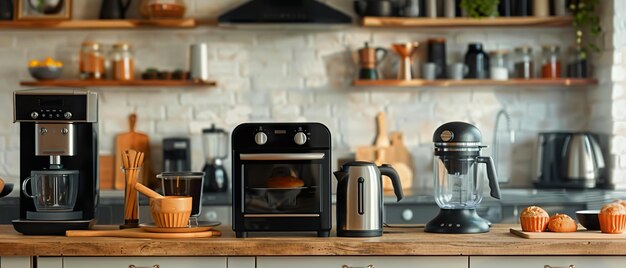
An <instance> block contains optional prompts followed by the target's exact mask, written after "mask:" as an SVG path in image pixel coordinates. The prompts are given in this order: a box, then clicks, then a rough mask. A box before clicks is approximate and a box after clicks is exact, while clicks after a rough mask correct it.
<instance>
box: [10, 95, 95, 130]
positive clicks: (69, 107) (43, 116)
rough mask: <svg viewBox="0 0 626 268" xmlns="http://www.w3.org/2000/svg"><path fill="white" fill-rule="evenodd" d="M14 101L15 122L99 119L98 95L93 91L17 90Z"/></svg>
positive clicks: (87, 120)
mask: <svg viewBox="0 0 626 268" xmlns="http://www.w3.org/2000/svg"><path fill="white" fill-rule="evenodd" d="M37 93H38V92H37ZM13 101H14V103H15V105H14V107H15V110H14V113H13V114H14V121H15V122H53V121H60V122H96V121H97V112H96V111H97V105H98V103H97V97H96V95H95V93H91V92H85V93H84V94H60V93H59V92H56V93H55V94H47V93H46V92H41V93H39V94H36V93H35V90H26V91H16V92H15V95H14V100H13Z"/></svg>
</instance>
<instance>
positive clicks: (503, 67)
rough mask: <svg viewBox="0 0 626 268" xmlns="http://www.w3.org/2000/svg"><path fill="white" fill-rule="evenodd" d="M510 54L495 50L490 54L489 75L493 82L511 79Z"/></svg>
mask: <svg viewBox="0 0 626 268" xmlns="http://www.w3.org/2000/svg"><path fill="white" fill-rule="evenodd" d="M508 57H509V52H508V51H506V50H495V51H491V52H490V53H489V58H490V60H491V64H490V70H489V74H490V77H491V79H493V80H508V79H509V62H508Z"/></svg>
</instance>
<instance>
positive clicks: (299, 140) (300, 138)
mask: <svg viewBox="0 0 626 268" xmlns="http://www.w3.org/2000/svg"><path fill="white" fill-rule="evenodd" d="M306 140H307V138H306V134H304V132H298V133H296V135H295V136H293V141H294V142H296V144H297V145H302V144H305V143H306Z"/></svg>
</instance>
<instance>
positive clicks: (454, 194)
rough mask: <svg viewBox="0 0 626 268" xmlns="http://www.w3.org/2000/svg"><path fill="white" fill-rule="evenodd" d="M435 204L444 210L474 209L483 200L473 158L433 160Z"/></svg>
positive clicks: (481, 187) (480, 178)
mask: <svg viewBox="0 0 626 268" xmlns="http://www.w3.org/2000/svg"><path fill="white" fill-rule="evenodd" d="M434 170H435V178H436V181H435V202H437V205H438V206H439V207H440V208H444V209H472V208H476V207H477V206H478V204H480V202H481V201H482V199H483V196H482V192H483V182H482V181H483V178H482V176H480V174H479V173H478V165H477V161H476V158H474V157H447V156H440V157H436V158H435V159H434Z"/></svg>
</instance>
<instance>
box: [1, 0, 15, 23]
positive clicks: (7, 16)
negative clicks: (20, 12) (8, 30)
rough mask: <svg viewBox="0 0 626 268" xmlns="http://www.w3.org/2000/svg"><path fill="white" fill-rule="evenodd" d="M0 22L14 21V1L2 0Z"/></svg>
mask: <svg viewBox="0 0 626 268" xmlns="http://www.w3.org/2000/svg"><path fill="white" fill-rule="evenodd" d="M0 20H13V0H0Z"/></svg>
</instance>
